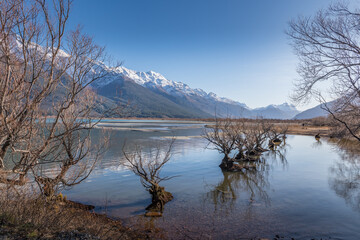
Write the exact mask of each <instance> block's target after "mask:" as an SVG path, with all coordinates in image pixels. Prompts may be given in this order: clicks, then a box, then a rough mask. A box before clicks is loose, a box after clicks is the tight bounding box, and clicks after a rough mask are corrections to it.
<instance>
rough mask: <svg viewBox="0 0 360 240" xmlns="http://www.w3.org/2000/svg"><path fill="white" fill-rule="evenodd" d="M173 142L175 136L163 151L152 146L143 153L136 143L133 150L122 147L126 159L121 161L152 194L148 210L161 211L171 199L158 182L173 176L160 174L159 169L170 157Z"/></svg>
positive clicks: (158, 147) (170, 195)
mask: <svg viewBox="0 0 360 240" xmlns="http://www.w3.org/2000/svg"><path fill="white" fill-rule="evenodd" d="M174 142H175V138H173V139H172V140H171V142H170V144H169V147H168V149H167V150H166V151H165V152H164V151H162V150H161V148H160V146H157V147H154V148H152V149H151V150H150V152H149V153H144V152H143V151H142V149H141V147H140V146H138V145H136V147H135V151H127V150H126V149H125V148H126V146H125V145H124V147H123V154H124V157H125V160H126V161H125V163H123V164H124V166H126V167H127V168H128V169H130V170H131V171H132V172H133V173H135V174H136V175H137V176H139V177H140V181H141V184H142V185H143V186H144V187H145V188H146V190H147V191H149V193H150V194H151V196H152V200H151V204H150V205H149V206H148V207H147V208H146V210H149V211H150V212H162V211H163V208H164V204H165V203H167V202H169V201H171V200H172V199H173V196H172V194H171V193H169V192H167V191H165V188H164V187H161V186H160V185H159V184H160V182H162V181H165V180H169V179H171V178H173V177H174V176H171V177H168V176H165V177H161V176H160V172H161V169H162V168H163V167H164V165H165V164H166V163H167V162H169V161H170V159H171V152H172V148H173V145H174Z"/></svg>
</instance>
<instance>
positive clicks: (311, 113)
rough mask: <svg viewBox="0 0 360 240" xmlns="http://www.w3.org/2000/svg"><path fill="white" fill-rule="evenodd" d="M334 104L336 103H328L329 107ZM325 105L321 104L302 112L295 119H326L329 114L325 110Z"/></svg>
mask: <svg viewBox="0 0 360 240" xmlns="http://www.w3.org/2000/svg"><path fill="white" fill-rule="evenodd" d="M333 104H334V101H332V102H329V103H327V105H328V106H329V107H331V106H332V105H333ZM323 107H324V104H319V105H317V106H315V107H313V108H310V109H307V110H305V111H302V112H301V113H299V114H297V115H296V116H295V117H294V118H293V119H311V118H316V117H326V116H327V115H328V114H329V113H328V112H327V111H326V110H324V109H323Z"/></svg>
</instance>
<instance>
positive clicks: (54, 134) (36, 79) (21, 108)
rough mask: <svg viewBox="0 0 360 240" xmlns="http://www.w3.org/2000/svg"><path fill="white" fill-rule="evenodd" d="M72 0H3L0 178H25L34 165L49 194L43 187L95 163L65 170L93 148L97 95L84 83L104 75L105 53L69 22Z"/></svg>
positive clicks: (0, 3)
mask: <svg viewBox="0 0 360 240" xmlns="http://www.w3.org/2000/svg"><path fill="white" fill-rule="evenodd" d="M71 4H72V1H70V0H54V1H51V2H50V3H49V2H48V1H46V0H26V1H25V0H2V1H0V183H11V184H25V183H26V176H27V175H28V174H30V173H31V174H33V175H34V176H35V179H36V180H37V181H38V183H39V185H40V186H41V187H42V189H43V191H45V192H47V193H50V194H51V193H52V192H53V191H52V190H44V189H49V187H50V185H51V188H52V187H54V184H55V183H56V184H59V183H62V184H65V185H66V184H68V185H71V184H72V183H75V182H76V179H79V178H80V179H81V178H84V177H87V176H88V174H89V171H91V170H92V166H93V165H91V166H90V168H80V169H78V171H77V173H75V172H76V171H75V172H74V171H70V169H74V166H78V164H79V163H80V162H82V160H83V159H85V158H86V156H88V154H90V152H92V151H93V150H94V149H93V148H90V146H89V143H90V139H89V138H90V135H89V134H88V133H87V131H88V130H89V129H92V128H93V127H94V126H95V125H96V123H97V121H94V119H92V116H93V109H94V107H95V105H96V104H99V99H98V97H96V95H95V94H94V93H93V92H92V91H91V89H90V88H89V85H90V84H91V83H93V82H94V81H96V80H98V79H100V78H102V77H104V76H105V75H106V71H105V69H104V68H103V67H102V66H101V64H98V63H99V62H104V61H105V60H106V56H105V54H104V48H102V47H100V46H98V45H96V44H95V43H94V41H93V39H92V38H91V37H89V36H87V35H86V34H83V33H82V32H81V30H80V29H79V28H78V29H75V30H74V31H69V30H67V28H66V26H67V21H68V18H69V13H70V8H71ZM98 156H99V155H98V154H97V153H95V152H94V157H93V158H92V159H93V160H94V161H96V160H97V159H98ZM45 163H47V164H49V163H52V166H53V167H54V171H55V172H52V173H51V174H50V175H51V176H49V175H48V173H46V172H45V171H43V170H44V168H43V167H42V166H43V164H45ZM69 171H70V172H72V174H71V179H72V180H71V181H70V182H69V181H67V180H66V179H67V177H69V174H68V173H69ZM56 176H58V177H56ZM75 178H76V179H75ZM49 182H51V183H52V184H49Z"/></svg>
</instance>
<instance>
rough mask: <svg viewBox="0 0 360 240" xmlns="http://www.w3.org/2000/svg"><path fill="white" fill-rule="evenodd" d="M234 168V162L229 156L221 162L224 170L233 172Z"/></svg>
mask: <svg viewBox="0 0 360 240" xmlns="http://www.w3.org/2000/svg"><path fill="white" fill-rule="evenodd" d="M233 166H234V160H233V159H231V158H229V157H228V155H225V157H224V158H223V160H222V161H221V164H220V165H219V167H220V168H221V169H222V170H231V169H232V167H233Z"/></svg>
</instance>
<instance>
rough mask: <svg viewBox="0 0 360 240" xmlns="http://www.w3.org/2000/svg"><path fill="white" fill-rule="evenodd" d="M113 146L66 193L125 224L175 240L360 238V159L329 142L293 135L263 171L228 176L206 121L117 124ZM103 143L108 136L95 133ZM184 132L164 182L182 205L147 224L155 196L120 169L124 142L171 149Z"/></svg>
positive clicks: (268, 159) (266, 158) (113, 128)
mask: <svg viewBox="0 0 360 240" xmlns="http://www.w3.org/2000/svg"><path fill="white" fill-rule="evenodd" d="M103 127H105V128H107V129H111V132H110V134H111V144H110V147H109V150H108V151H107V153H106V155H105V157H104V159H103V160H102V162H101V163H100V164H99V166H98V167H97V168H96V169H95V170H94V172H93V174H92V175H91V176H90V177H89V178H88V179H87V181H86V182H84V183H82V184H80V185H78V186H76V187H74V188H73V189H71V190H68V191H66V192H65V194H66V195H68V197H69V198H70V199H72V200H76V201H80V202H83V203H88V204H92V205H95V206H96V210H97V211H98V212H106V213H107V214H108V215H110V216H112V217H115V218H120V219H122V220H124V222H125V223H127V224H129V225H131V224H139V225H144V226H153V227H154V228H160V229H162V230H163V231H164V232H165V234H166V236H167V237H169V238H174V239H185V238H194V239H224V238H228V239H248V238H255V237H259V238H269V239H272V238H274V237H275V236H276V235H280V236H283V237H286V238H290V237H294V238H295V239H312V238H314V239H321V238H322V239H330V238H331V239H360V157H359V155H357V154H353V153H352V152H350V151H347V150H343V149H341V148H339V147H338V146H337V145H336V144H335V143H331V142H329V141H326V140H323V139H322V140H321V142H316V141H315V139H314V138H313V137H308V136H289V137H288V139H287V140H286V145H285V146H284V147H283V148H282V149H281V151H280V152H279V154H277V155H274V154H272V153H270V152H268V153H265V154H264V158H263V160H262V161H263V163H261V164H260V166H259V169H260V170H259V171H256V172H247V173H225V172H222V171H221V169H220V168H219V167H218V165H219V164H220V161H221V159H222V156H221V155H220V154H219V153H217V151H215V150H212V149H209V148H206V146H207V142H206V141H204V140H203V139H202V138H201V133H202V131H203V127H204V124H202V123H193V122H179V121H112V122H105V123H103ZM93 135H94V138H93V139H94V141H96V139H98V138H101V137H103V133H102V132H101V131H100V130H96V131H94V133H93ZM172 136H176V137H177V140H176V143H175V146H174V149H173V150H174V155H173V157H172V160H171V161H170V162H169V163H168V164H167V165H166V166H165V167H164V169H163V171H162V175H163V176H174V175H179V176H178V177H176V178H173V179H171V180H169V181H167V182H163V184H162V185H163V186H165V188H166V190H167V191H170V192H171V193H172V194H173V195H174V200H173V201H171V202H169V203H168V204H166V205H165V210H164V216H163V217H161V218H157V219H151V218H144V217H142V214H143V213H144V212H145V211H144V209H145V207H146V206H147V205H149V204H150V201H151V197H150V195H149V193H148V192H146V191H145V189H144V188H143V186H142V185H141V183H140V181H139V178H138V177H137V176H135V175H134V174H133V173H132V172H130V171H128V170H126V169H124V167H122V166H121V161H123V156H122V147H123V144H124V142H125V141H126V144H127V145H128V147H129V148H130V149H131V148H132V147H134V144H135V143H137V144H140V145H143V146H144V148H145V151H146V149H147V148H148V147H149V146H150V145H151V144H155V143H156V144H160V146H161V148H162V149H164V150H166V149H167V144H168V142H169V139H170V138H171V137H172Z"/></svg>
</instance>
